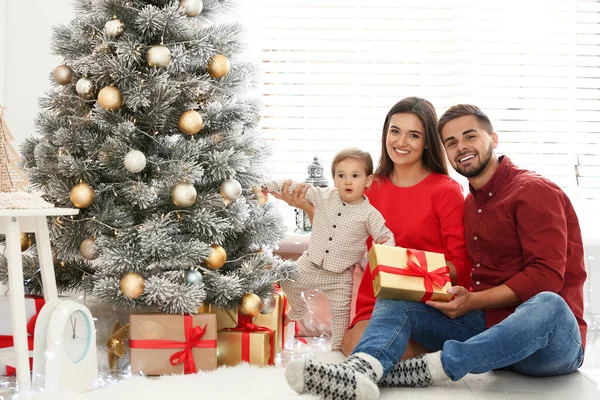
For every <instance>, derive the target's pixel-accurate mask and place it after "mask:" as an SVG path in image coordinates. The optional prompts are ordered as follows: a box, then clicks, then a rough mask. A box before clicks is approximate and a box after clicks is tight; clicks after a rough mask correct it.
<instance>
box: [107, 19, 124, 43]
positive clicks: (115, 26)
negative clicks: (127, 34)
mask: <svg viewBox="0 0 600 400" xmlns="http://www.w3.org/2000/svg"><path fill="white" fill-rule="evenodd" d="M124 31H125V24H124V23H123V21H121V20H120V19H119V18H115V19H111V20H110V21H107V22H106V24H104V33H106V36H108V37H111V38H116V37H119V36H121V35H122V34H123V32H124Z"/></svg>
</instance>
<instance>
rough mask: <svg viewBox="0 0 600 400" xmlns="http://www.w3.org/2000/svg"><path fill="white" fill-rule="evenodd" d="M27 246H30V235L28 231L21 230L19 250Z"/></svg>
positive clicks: (23, 249) (25, 248)
mask: <svg viewBox="0 0 600 400" xmlns="http://www.w3.org/2000/svg"><path fill="white" fill-rule="evenodd" d="M29 247H31V236H29V233H25V232H21V251H25V250H27V249H28V248H29Z"/></svg>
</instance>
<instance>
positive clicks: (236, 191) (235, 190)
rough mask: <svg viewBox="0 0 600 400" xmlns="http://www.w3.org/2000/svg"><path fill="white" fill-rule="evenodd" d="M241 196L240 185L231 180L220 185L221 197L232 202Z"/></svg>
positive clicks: (226, 180)
mask: <svg viewBox="0 0 600 400" xmlns="http://www.w3.org/2000/svg"><path fill="white" fill-rule="evenodd" d="M241 195H242V185H241V184H240V183H239V182H238V181H236V180H235V179H233V178H229V179H225V180H224V181H223V183H221V196H223V197H224V198H225V199H227V200H231V201H234V200H236V199H237V198H238V197H240V196H241Z"/></svg>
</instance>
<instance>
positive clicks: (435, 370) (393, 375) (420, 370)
mask: <svg viewBox="0 0 600 400" xmlns="http://www.w3.org/2000/svg"><path fill="white" fill-rule="evenodd" d="M441 354H442V353H441V352H440V351H438V352H436V353H430V354H424V355H422V356H419V357H415V358H409V359H408V360H403V361H400V362H398V363H397V364H396V365H394V368H392V370H391V372H390V373H389V374H387V376H385V377H384V378H383V379H381V380H380V381H379V386H384V387H422V386H429V385H431V384H433V383H435V382H441V381H444V380H447V379H450V378H449V377H448V376H447V375H446V373H445V372H444V369H443V368H442V361H441Z"/></svg>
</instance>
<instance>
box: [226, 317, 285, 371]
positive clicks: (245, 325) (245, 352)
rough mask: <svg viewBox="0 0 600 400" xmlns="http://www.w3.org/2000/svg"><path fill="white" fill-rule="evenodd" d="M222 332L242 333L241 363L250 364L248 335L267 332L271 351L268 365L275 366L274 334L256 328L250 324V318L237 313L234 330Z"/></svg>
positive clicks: (227, 329) (271, 331) (261, 328)
mask: <svg viewBox="0 0 600 400" xmlns="http://www.w3.org/2000/svg"><path fill="white" fill-rule="evenodd" d="M222 331H227V332H241V333H242V361H245V362H247V363H249V362H250V333H251V332H268V333H269V343H270V345H271V351H270V352H269V365H275V332H273V330H272V329H269V328H267V327H266V326H258V325H254V324H253V323H252V317H246V316H243V315H242V314H240V313H238V325H237V326H236V327H235V328H225V329H222Z"/></svg>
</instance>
